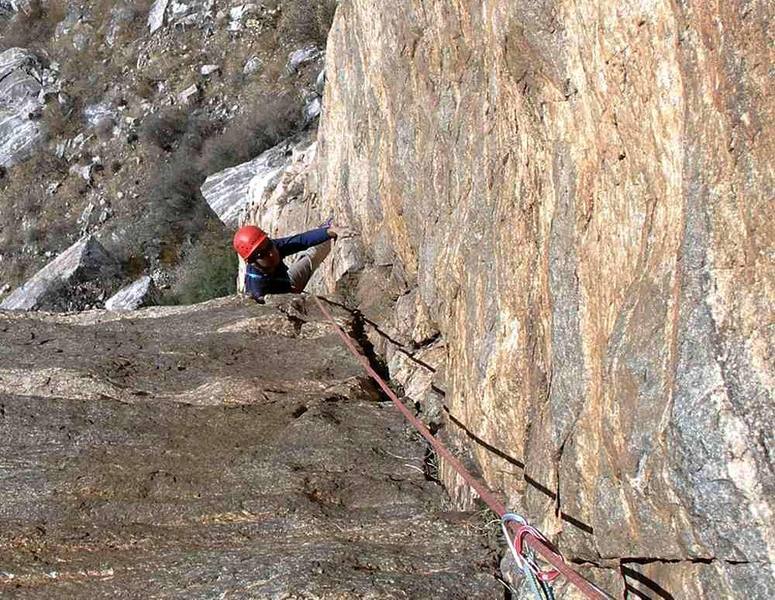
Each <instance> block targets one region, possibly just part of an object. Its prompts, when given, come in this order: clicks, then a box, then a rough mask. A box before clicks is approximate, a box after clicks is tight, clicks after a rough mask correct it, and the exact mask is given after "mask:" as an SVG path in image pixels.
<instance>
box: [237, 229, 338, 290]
mask: <svg viewBox="0 0 775 600" xmlns="http://www.w3.org/2000/svg"><path fill="white" fill-rule="evenodd" d="M337 235H338V234H337V231H336V230H335V229H333V228H332V227H331V220H329V221H327V222H326V223H325V224H324V225H323V226H322V227H318V228H317V229H312V230H310V231H305V232H304V233H297V234H296V235H291V236H289V237H284V238H278V239H274V240H273V239H271V238H270V237H269V236H268V235H267V234H266V232H264V231H263V230H262V229H259V228H258V227H256V226H255V225H245V226H244V227H240V228H239V229H238V230H237V233H236V234H234V249H235V250H236V251H237V254H239V255H240V256H241V257H242V258H244V259H245V261H246V262H247V271H246V273H245V291H246V292H247V293H249V294H250V295H251V296H253V298H254V299H255V300H257V301H258V302H263V301H264V300H263V298H264V296H265V295H266V294H290V293H295V294H298V293H301V292H302V290H304V287H305V286H306V285H307V282H308V281H309V279H310V277H312V274H313V273H314V272H315V269H317V268H318V267H319V266H320V263H322V262H323V259H324V258H325V257H326V256H328V253H329V252H330V250H331V240H336V238H337ZM302 251H305V252H304V254H303V255H302V256H301V257H300V258H299V259H298V260H297V261H296V262H294V263H293V264H292V265H291V266H290V267H289V266H286V264H285V262H284V261H283V259H284V258H285V257H286V256H290V255H291V254H296V253H297V252H302Z"/></svg>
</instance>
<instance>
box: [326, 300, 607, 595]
mask: <svg viewBox="0 0 775 600" xmlns="http://www.w3.org/2000/svg"><path fill="white" fill-rule="evenodd" d="M313 298H314V299H315V302H316V303H317V305H318V307H319V308H320V310H321V311H322V313H323V314H324V315H325V316H326V318H327V319H328V320H329V321H330V322H331V324H332V325H333V326H334V328H335V329H336V332H337V333H338V334H339V337H340V338H342V341H343V342H344V343H345V345H346V346H347V348H348V349H349V350H350V352H351V353H352V354H353V356H355V358H357V359H358V360H359V361H360V363H361V365H363V368H364V369H365V370H366V372H367V373H368V374H369V375H370V376H371V378H372V379H373V380H374V381H376V382H377V384H378V385H379V387H381V388H382V391H384V392H385V394H387V396H388V398H390V399H391V400H392V401H393V404H395V406H396V408H397V409H398V410H400V411H401V413H402V414H403V415H404V417H406V419H407V421H409V422H410V423H411V424H412V425H413V426H414V428H415V429H417V431H419V432H420V435H422V436H423V437H424V438H425V439H426V440H428V443H430V444H431V446H433V448H434V449H435V450H436V452H437V453H438V454H439V455H440V456H442V457H443V458H444V459H445V460H446V461H447V462H448V463H449V464H450V465H451V466H452V468H453V469H455V471H457V473H458V475H460V476H461V477H462V478H463V479H464V480H465V482H466V483H467V484H468V485H469V486H471V487H472V488H473V489H474V490H475V491H476V493H477V494H479V497H480V498H481V499H482V500H483V501H484V502H485V504H487V506H489V507H490V509H491V510H492V511H493V512H494V513H495V514H497V515H498V516H499V517H502V516H503V515H504V514H506V512H507V511H506V507H505V506H504V505H503V503H502V502H501V501H500V500H498V499H497V498H496V497H495V496H494V495H493V493H492V492H491V491H490V490H489V489H487V487H485V486H484V484H482V483H481V482H480V481H479V480H478V479H476V477H474V476H473V475H471V473H469V472H468V471H467V470H466V468H465V467H464V466H463V465H462V464H461V463H460V461H459V460H458V459H457V458H455V457H454V456H453V455H452V453H451V452H450V451H449V450H447V448H446V446H444V444H442V443H441V442H440V441H439V440H438V439H436V437H434V435H433V434H432V433H431V432H430V431H429V430H428V428H427V427H426V426H425V424H424V423H423V422H422V421H420V419H418V418H417V417H416V416H414V415H413V414H412V413H411V411H410V410H409V409H408V408H406V406H404V404H403V402H401V401H400V400H399V399H398V397H397V396H396V395H395V393H393V390H391V389H390V387H389V386H388V384H387V383H385V381H384V380H383V379H382V378H381V377H380V376H379V375H378V374H377V372H376V371H375V370H374V369H373V368H372V366H371V365H370V364H369V361H368V360H367V359H366V357H365V356H363V354H361V353H360V352H359V351H358V349H357V348H356V347H355V344H354V343H353V341H352V339H351V338H350V336H348V335H347V334H346V333H345V332H344V331H343V330H342V328H341V327H340V326H339V325H338V324H337V322H336V321H335V320H334V317H333V316H332V315H331V313H330V312H329V311H328V310H327V309H326V307H325V306H324V305H323V303H322V302H321V301H320V298H318V297H317V296H313ZM509 525H510V527H509V529H510V531H511V533H512V535H516V534H517V533H518V530H517V527H516V526H515V525H513V524H509ZM522 537H523V538H524V543H525V544H527V545H528V546H530V547H531V548H532V549H533V550H534V551H535V552H536V553H538V554H540V555H541V557H543V559H544V560H546V562H548V563H549V564H551V565H552V566H553V567H554V568H555V569H557V570H558V571H559V572H560V573H562V574H563V575H565V577H566V578H567V579H568V581H570V582H571V583H573V584H574V585H575V586H576V587H577V588H579V590H581V591H582V592H584V594H585V595H586V596H587V597H588V598H592V599H593V600H608V599H610V598H611V596H609V595H608V594H606V593H605V592H603V591H601V590H600V589H599V588H598V587H597V586H595V585H594V584H592V583H591V582H590V581H588V580H587V579H585V578H584V577H583V576H582V575H580V574H579V573H577V572H576V571H574V570H573V569H571V568H570V567H569V566H568V564H567V563H566V562H565V560H564V559H563V558H562V556H561V555H559V554H557V552H555V551H554V550H552V548H550V547H549V546H547V545H546V543H544V542H542V541H541V540H540V539H539V538H537V537H536V536H534V535H532V534H530V533H523V534H522Z"/></svg>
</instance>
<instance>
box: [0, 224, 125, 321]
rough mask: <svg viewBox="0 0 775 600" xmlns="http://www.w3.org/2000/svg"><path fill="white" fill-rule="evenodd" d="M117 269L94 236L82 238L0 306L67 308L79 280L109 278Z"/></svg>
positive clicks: (8, 307) (76, 293)
mask: <svg viewBox="0 0 775 600" xmlns="http://www.w3.org/2000/svg"><path fill="white" fill-rule="evenodd" d="M117 269H118V265H117V264H116V262H115V260H114V259H113V258H112V257H111V256H110V255H108V253H107V252H106V251H105V249H104V248H103V247H102V245H101V244H100V243H99V242H98V241H97V240H96V239H95V238H94V237H93V236H89V237H86V238H83V239H81V240H79V241H78V242H76V243H75V244H73V245H72V246H70V247H69V248H68V249H67V250H65V251H64V252H62V254H60V255H59V256H57V257H56V258H55V259H54V260H52V261H51V262H50V263H48V264H47V265H46V266H45V267H43V268H42V269H41V270H40V271H38V272H37V273H36V274H35V275H33V276H32V277H31V278H30V279H29V280H27V281H26V282H25V283H24V285H22V286H21V287H18V288H16V289H15V290H14V291H13V292H11V293H10V294H9V295H8V296H7V297H6V298H5V299H4V300H3V302H2V303H0V309H5V310H37V309H43V310H63V309H67V308H70V307H69V306H68V299H69V298H71V297H73V296H77V295H79V294H78V292H79V285H80V284H83V283H88V282H93V281H97V282H101V281H105V280H109V279H111V278H113V277H115V275H116V272H117ZM97 287H99V286H97ZM81 300H83V299H81ZM83 301H84V302H88V300H83Z"/></svg>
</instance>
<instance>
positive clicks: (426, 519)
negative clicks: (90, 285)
mask: <svg viewBox="0 0 775 600" xmlns="http://www.w3.org/2000/svg"><path fill="white" fill-rule="evenodd" d="M297 300H298V299H297ZM291 310H293V313H294V318H293V319H292V318H290V317H288V316H286V314H285V312H286V311H287V312H290V311H291ZM336 316H337V318H339V319H342V322H343V323H345V324H351V322H350V321H349V318H348V315H347V313H344V312H342V313H339V314H337V315H336ZM0 340H1V341H0V456H2V457H3V458H2V461H3V477H2V478H0V513H2V515H3V520H2V528H0V536H1V537H0V540H2V543H0V565H2V567H0V595H2V596H4V597H5V596H6V595H7V596H9V597H17V596H18V597H35V598H62V597H81V598H118V599H130V598H139V597H147V596H148V594H149V590H152V593H153V595H156V596H158V597H166V598H172V597H192V598H229V597H254V598H278V599H279V598H293V597H299V591H300V590H303V594H304V595H305V597H309V598H428V599H434V598H438V599H439V600H442V599H445V600H446V599H452V598H468V599H470V600H479V599H481V600H485V599H487V600H490V599H492V598H499V597H502V596H503V591H502V587H501V584H500V583H499V582H498V581H497V580H496V579H495V578H494V571H493V569H494V567H495V565H496V564H497V563H496V560H495V557H494V556H493V554H492V552H491V551H490V550H489V549H488V547H487V540H486V539H485V534H484V527H483V525H482V522H481V521H480V518H479V517H477V515H476V514H475V513H461V512H455V511H452V510H450V507H449V504H448V502H447V501H446V498H445V496H444V490H443V489H442V488H441V487H440V486H439V485H437V484H436V483H433V482H432V481H429V480H428V478H427V477H426V475H425V473H424V469H425V456H426V448H425V445H424V444H422V443H420V442H419V441H418V438H417V436H416V435H412V434H411V433H410V432H409V431H408V430H407V426H406V425H405V423H404V422H403V421H402V418H401V416H400V415H399V413H398V412H397V411H396V410H395V409H394V408H393V406H392V404H391V403H389V402H388V403H385V402H383V401H381V400H380V398H379V396H378V395H377V394H376V393H375V390H374V387H373V386H372V385H371V384H369V383H368V381H367V380H365V379H364V378H363V377H362V368H361V366H360V364H359V363H358V362H357V361H356V360H355V359H354V358H353V357H352V356H351V355H350V354H349V353H348V352H347V350H346V349H345V348H344V346H343V345H342V343H341V341H340V340H339V338H338V337H337V335H336V334H335V333H334V332H333V331H332V330H331V329H330V328H329V327H328V326H327V325H326V324H325V322H324V321H323V320H322V318H321V316H320V315H319V314H317V313H316V312H315V311H314V310H313V308H312V307H311V306H309V305H306V304H303V303H302V304H299V303H295V304H294V306H293V307H290V306H283V305H280V306H279V310H278V309H276V308H272V307H268V306H266V307H265V306H258V305H256V304H255V303H253V302H247V301H240V300H237V299H235V298H227V299H219V300H216V301H211V302H207V303H204V304H199V305H193V306H187V307H157V308H150V309H146V310H143V311H142V312H136V313H106V312H104V311H91V312H87V313H80V314H78V315H67V316H61V315H45V314H41V313H36V314H21V315H20V314H9V313H5V314H3V313H0ZM30 340H34V342H33V343H32V344H31V343H30ZM33 548H34V552H31V549H33Z"/></svg>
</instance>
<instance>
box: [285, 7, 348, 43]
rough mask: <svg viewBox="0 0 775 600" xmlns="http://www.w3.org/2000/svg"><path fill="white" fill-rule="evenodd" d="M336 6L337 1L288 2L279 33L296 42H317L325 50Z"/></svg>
mask: <svg viewBox="0 0 775 600" xmlns="http://www.w3.org/2000/svg"><path fill="white" fill-rule="evenodd" d="M336 5H337V2H336V0H288V1H287V2H285V3H284V4H283V10H282V16H281V17H280V23H279V26H278V31H279V32H280V34H281V35H282V36H283V37H287V38H290V39H292V40H294V41H296V42H299V43H305V42H315V43H316V44H317V45H318V46H320V47H321V48H323V47H325V45H326V39H327V38H328V31H329V30H330V29H331V23H332V22H333V20H334V13H335V12H336Z"/></svg>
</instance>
